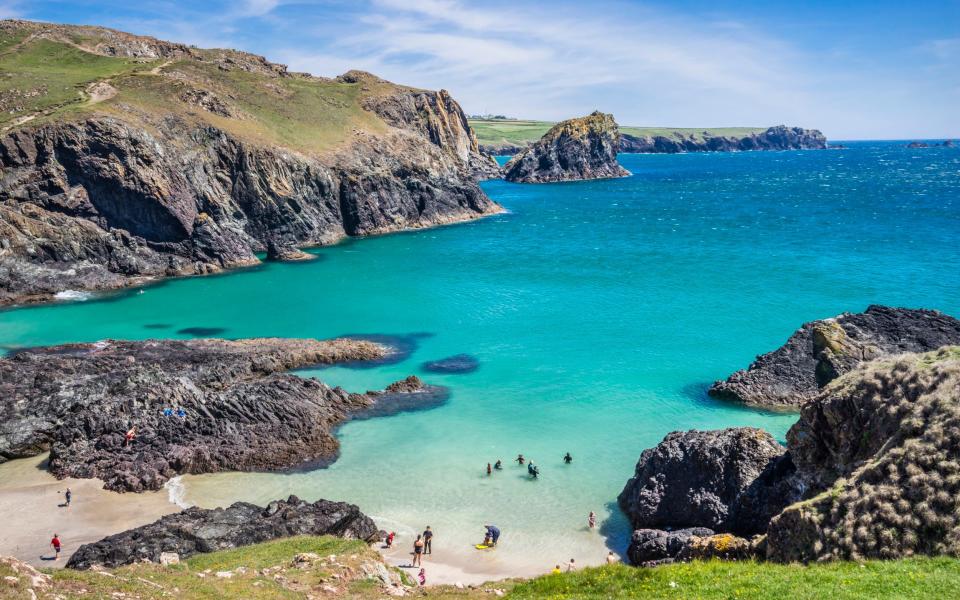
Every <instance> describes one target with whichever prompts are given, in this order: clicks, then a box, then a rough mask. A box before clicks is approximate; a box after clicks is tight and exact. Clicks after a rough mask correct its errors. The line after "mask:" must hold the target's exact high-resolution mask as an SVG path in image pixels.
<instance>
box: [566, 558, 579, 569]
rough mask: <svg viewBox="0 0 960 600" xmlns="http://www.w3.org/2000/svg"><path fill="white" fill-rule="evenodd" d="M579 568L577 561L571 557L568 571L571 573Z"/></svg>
mask: <svg viewBox="0 0 960 600" xmlns="http://www.w3.org/2000/svg"><path fill="white" fill-rule="evenodd" d="M576 570H577V563H576V562H575V561H574V560H573V559H572V558H571V559H570V562H568V563H567V573H571V572H573V571H576Z"/></svg>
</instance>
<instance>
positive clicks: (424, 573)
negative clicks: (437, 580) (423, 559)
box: [417, 569, 427, 586]
mask: <svg viewBox="0 0 960 600" xmlns="http://www.w3.org/2000/svg"><path fill="white" fill-rule="evenodd" d="M417 581H419V582H420V585H421V586H423V585H427V570H426V569H420V573H419V574H418V575H417Z"/></svg>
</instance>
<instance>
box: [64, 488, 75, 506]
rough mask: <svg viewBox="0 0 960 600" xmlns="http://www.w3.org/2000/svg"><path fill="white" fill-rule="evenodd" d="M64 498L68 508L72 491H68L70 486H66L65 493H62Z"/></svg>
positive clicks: (71, 498)
mask: <svg viewBox="0 0 960 600" xmlns="http://www.w3.org/2000/svg"><path fill="white" fill-rule="evenodd" d="M63 497H64V499H65V500H66V501H67V502H66V506H67V508H70V501H71V500H73V492H71V491H70V488H67V491H66V493H65V494H64V495H63Z"/></svg>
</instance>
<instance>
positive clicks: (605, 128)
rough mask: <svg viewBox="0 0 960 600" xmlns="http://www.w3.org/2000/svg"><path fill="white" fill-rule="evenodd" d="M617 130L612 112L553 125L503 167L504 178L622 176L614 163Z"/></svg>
mask: <svg viewBox="0 0 960 600" xmlns="http://www.w3.org/2000/svg"><path fill="white" fill-rule="evenodd" d="M619 147H620V132H619V129H618V128H617V123H616V122H615V121H614V120H613V116H612V115H608V114H604V113H601V112H594V113H593V114H590V115H588V116H586V117H582V118H579V119H570V120H568V121H563V122H562V123H558V124H556V125H554V126H553V127H552V128H550V130H549V131H548V132H547V133H546V134H545V135H544V136H543V137H542V138H540V141H538V142H537V143H535V144H533V145H532V146H530V147H529V148H527V149H526V150H524V151H523V152H521V153H520V154H517V155H516V156H514V157H513V158H512V159H510V162H508V163H507V164H506V165H504V167H503V172H504V179H506V180H507V181H515V182H521V183H545V182H550V181H576V180H581V179H604V178H609V177H625V176H628V175H630V172H629V171H627V170H626V169H624V168H623V167H621V166H620V164H619V163H618V162H617V149H618V148H619Z"/></svg>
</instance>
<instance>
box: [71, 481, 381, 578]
mask: <svg viewBox="0 0 960 600" xmlns="http://www.w3.org/2000/svg"><path fill="white" fill-rule="evenodd" d="M296 535H335V536H337V537H342V538H346V539H358V540H364V541H373V540H375V539H376V536H377V528H376V525H374V523H373V521H372V520H371V519H370V518H369V517H367V516H366V515H364V514H363V513H362V512H360V509H359V508H357V507H356V506H354V505H352V504H346V503H344V502H331V501H329V500H317V501H316V502H313V503H310V502H305V501H303V500H300V499H299V498H297V497H296V496H290V497H289V498H288V499H287V500H276V501H274V502H271V503H270V504H268V505H267V506H266V507H265V508H264V507H260V506H256V505H253V504H249V503H247V502H237V503H235V504H232V505H230V506H228V507H227V508H216V509H212V510H207V509H202V508H195V507H194V508H188V509H186V510H184V511H183V512H180V513H176V514H172V515H167V516H165V517H163V518H161V519H160V520H158V521H154V522H153V523H150V524H149V525H144V526H143V527H137V528H135V529H130V530H127V531H124V532H122V533H118V534H116V535H111V536H109V537H105V538H103V539H102V540H100V541H99V542H93V543H91V544H84V545H82V546H80V548H78V549H77V551H76V552H75V553H74V554H73V556H71V557H70V560H69V561H68V562H67V567H68V568H71V569H89V568H91V567H93V566H94V565H99V566H103V567H111V568H112V567H119V566H121V565H128V564H132V563H135V562H139V561H142V560H149V561H151V562H159V561H160V560H161V557H162V556H163V555H164V554H167V553H176V554H177V555H178V556H179V557H180V558H189V557H190V556H193V555H194V554H197V553H202V552H217V551H219V550H227V549H230V548H238V547H241V546H249V545H251V544H259V543H261V542H266V541H269V540H274V539H278V538H284V537H290V536H296ZM218 576H219V574H218Z"/></svg>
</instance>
